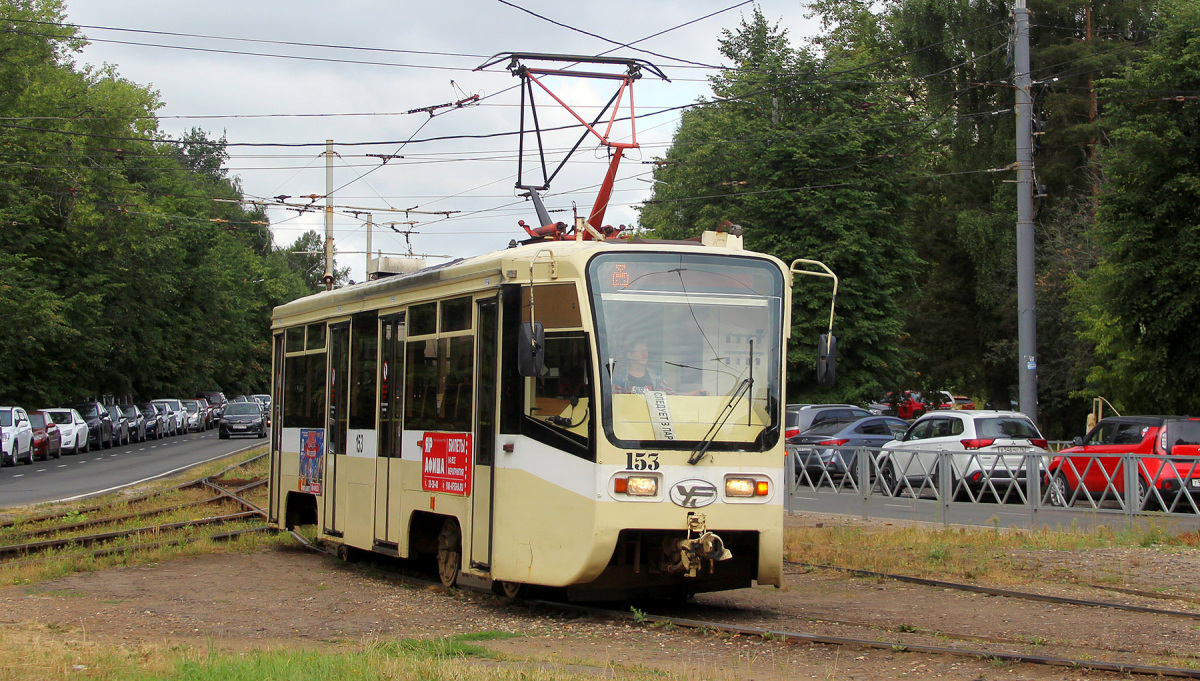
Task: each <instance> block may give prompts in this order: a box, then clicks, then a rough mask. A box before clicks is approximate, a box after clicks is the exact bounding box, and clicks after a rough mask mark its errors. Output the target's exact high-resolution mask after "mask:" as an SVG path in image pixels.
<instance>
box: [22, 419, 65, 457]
mask: <svg viewBox="0 0 1200 681" xmlns="http://www.w3.org/2000/svg"><path fill="white" fill-rule="evenodd" d="M29 425H31V426H33V457H34V458H35V459H38V458H40V459H41V460H42V461H49V460H50V457H52V456H53V457H54V458H56V459H60V458H62V433H61V432H60V431H59V430H58V426H57V425H56V424H55V423H54V421H52V420H51V419H50V417H49V416H48V415H47V414H46V412H43V411H31V412H29Z"/></svg>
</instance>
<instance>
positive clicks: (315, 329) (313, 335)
mask: <svg viewBox="0 0 1200 681" xmlns="http://www.w3.org/2000/svg"><path fill="white" fill-rule="evenodd" d="M304 347H305V349H306V350H320V349H321V348H323V347H325V324H323V323H319V324H309V325H308V343H307V344H306V345H305V346H304Z"/></svg>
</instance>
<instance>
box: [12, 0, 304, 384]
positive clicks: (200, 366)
mask: <svg viewBox="0 0 1200 681" xmlns="http://www.w3.org/2000/svg"><path fill="white" fill-rule="evenodd" d="M0 16H4V17H6V20H7V21H9V23H10V24H12V25H11V26H6V28H10V29H11V30H7V31H2V32H0V54H3V55H4V59H2V60H0V76H2V77H3V81H2V82H3V83H4V87H3V88H0V117H2V118H4V119H5V120H6V121H9V122H8V123H4V124H0V187H3V188H4V189H3V191H0V224H3V225H4V226H5V227H6V229H8V230H9V231H8V233H9V234H10V235H12V237H13V238H10V239H6V240H5V241H4V242H3V244H0V294H2V295H0V315H3V319H5V323H6V325H7V326H6V328H8V329H9V331H10V333H5V334H0V402H3V403H17V404H32V405H34V406H43V405H46V404H53V403H61V402H65V401H68V400H71V399H77V398H79V397H85V396H100V395H109V396H112V397H114V398H118V399H128V398H134V397H141V398H151V397H160V396H162V395H164V394H176V395H188V394H193V393H194V392H195V391H197V390H200V389H205V388H213V387H218V388H220V387H226V388H229V389H238V390H249V389H251V388H253V389H262V388H264V387H265V386H266V385H267V380H268V370H269V365H270V313H271V308H272V307H273V306H275V305H278V304H280V303H283V302H286V301H288V300H291V299H293V298H295V297H298V296H300V295H304V294H305V293H308V292H309V291H307V290H306V289H305V286H304V282H303V279H302V275H301V274H300V273H298V272H296V271H294V270H293V269H292V268H291V267H289V261H288V260H287V258H286V257H284V255H283V254H281V253H279V252H277V251H276V250H275V249H274V248H273V246H272V239H271V233H270V229H269V226H268V225H267V221H266V216H265V214H264V213H263V212H262V210H261V209H257V208H253V209H250V208H246V207H244V206H243V205H242V204H241V200H242V196H241V192H240V188H239V186H238V183H237V180H236V178H235V179H230V178H228V177H227V173H226V171H225V170H224V168H223V163H224V160H225V159H226V158H227V155H226V153H225V143H224V139H223V138H222V139H221V140H213V139H210V137H209V136H208V135H207V133H205V132H204V131H202V130H199V129H193V130H192V131H190V132H189V133H188V134H187V135H186V136H185V137H184V139H182V140H176V141H173V142H172V141H159V138H160V137H161V134H160V132H159V131H158V124H157V121H156V120H155V118H154V112H155V111H156V110H157V109H158V108H159V106H160V102H159V100H158V97H157V95H156V94H155V93H154V92H152V91H151V90H149V89H147V88H145V87H142V86H140V85H137V84H135V83H132V82H129V81H128V80H125V79H123V78H121V77H120V75H119V74H118V73H117V70H116V68H115V67H112V66H105V67H103V68H98V69H91V68H77V67H76V66H75V64H74V63H73V62H72V60H71V56H72V55H73V54H74V53H75V51H77V50H78V49H79V48H80V47H81V46H82V45H83V41H82V40H81V39H80V38H79V37H78V36H77V35H76V33H75V30H74V29H73V28H70V27H65V26H56V25H48V24H45V23H40V24H36V25H34V26H36V28H31V25H30V24H20V25H19V26H18V25H16V24H15V23H14V21H15V20H29V21H37V22H61V21H62V20H63V12H62V5H61V3H60V2H58V1H57V0H0Z"/></svg>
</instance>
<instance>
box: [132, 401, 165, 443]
mask: <svg viewBox="0 0 1200 681" xmlns="http://www.w3.org/2000/svg"><path fill="white" fill-rule="evenodd" d="M162 409H163V413H165V412H166V409H167V407H166V405H163V407H162ZM137 410H138V411H139V412H141V414H142V417H143V418H145V419H146V437H151V438H154V439H155V440H158V439H161V438H163V437H164V436H165V435H166V430H167V425H166V419H164V418H163V414H162V413H160V412H159V410H158V407H157V406H155V405H154V404H153V403H151V402H143V403H141V404H139V405H137Z"/></svg>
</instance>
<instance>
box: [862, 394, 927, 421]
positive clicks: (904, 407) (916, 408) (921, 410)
mask: <svg viewBox="0 0 1200 681" xmlns="http://www.w3.org/2000/svg"><path fill="white" fill-rule="evenodd" d="M867 408H868V409H869V410H870V411H871V413H872V414H878V415H880V416H895V417H898V418H902V419H905V420H910V421H911V420H912V419H918V418H921V417H922V416H924V415H925V412H926V411H929V406H928V405H927V404H925V399H924V397H922V395H921V393H919V392H916V391H914V390H905V391H904V392H902V393H893V392H886V393H884V394H883V395H880V397H879V399H878V400H875V401H874V402H872V403H871V404H869V405H867Z"/></svg>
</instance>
